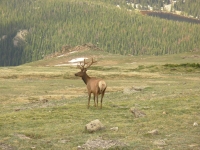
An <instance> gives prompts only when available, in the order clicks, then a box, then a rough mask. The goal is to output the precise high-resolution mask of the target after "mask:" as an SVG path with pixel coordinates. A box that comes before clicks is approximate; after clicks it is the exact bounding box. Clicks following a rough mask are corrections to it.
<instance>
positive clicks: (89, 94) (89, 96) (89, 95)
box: [88, 93, 91, 108]
mask: <svg viewBox="0 0 200 150" xmlns="http://www.w3.org/2000/svg"><path fill="white" fill-rule="evenodd" d="M90 98H91V93H88V108H90Z"/></svg>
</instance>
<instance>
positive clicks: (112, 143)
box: [78, 138, 128, 150]
mask: <svg viewBox="0 0 200 150" xmlns="http://www.w3.org/2000/svg"><path fill="white" fill-rule="evenodd" d="M127 146H128V145H127V144H125V143H123V142H120V141H117V140H104V139H102V138H97V139H93V140H88V141H87V142H86V143H85V144H83V145H82V146H78V150H84V149H87V150H96V149H109V148H115V149H117V148H125V147H127Z"/></svg>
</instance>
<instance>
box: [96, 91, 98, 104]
mask: <svg viewBox="0 0 200 150" xmlns="http://www.w3.org/2000/svg"><path fill="white" fill-rule="evenodd" d="M96 97H97V107H98V94H97V95H96Z"/></svg>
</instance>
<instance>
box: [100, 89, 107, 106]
mask: <svg viewBox="0 0 200 150" xmlns="http://www.w3.org/2000/svg"><path fill="white" fill-rule="evenodd" d="M105 90H106V89H105ZM105 90H104V91H103V92H102V94H101V107H100V108H101V109H102V102H103V96H104V93H105Z"/></svg>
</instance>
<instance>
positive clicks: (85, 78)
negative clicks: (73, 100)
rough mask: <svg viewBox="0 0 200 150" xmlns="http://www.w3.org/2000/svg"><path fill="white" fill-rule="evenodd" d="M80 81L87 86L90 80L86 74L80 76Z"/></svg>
mask: <svg viewBox="0 0 200 150" xmlns="http://www.w3.org/2000/svg"><path fill="white" fill-rule="evenodd" d="M82 80H83V82H84V83H85V84H86V85H87V83H88V81H89V80H90V77H89V76H88V75H87V73H85V74H84V76H82Z"/></svg>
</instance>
